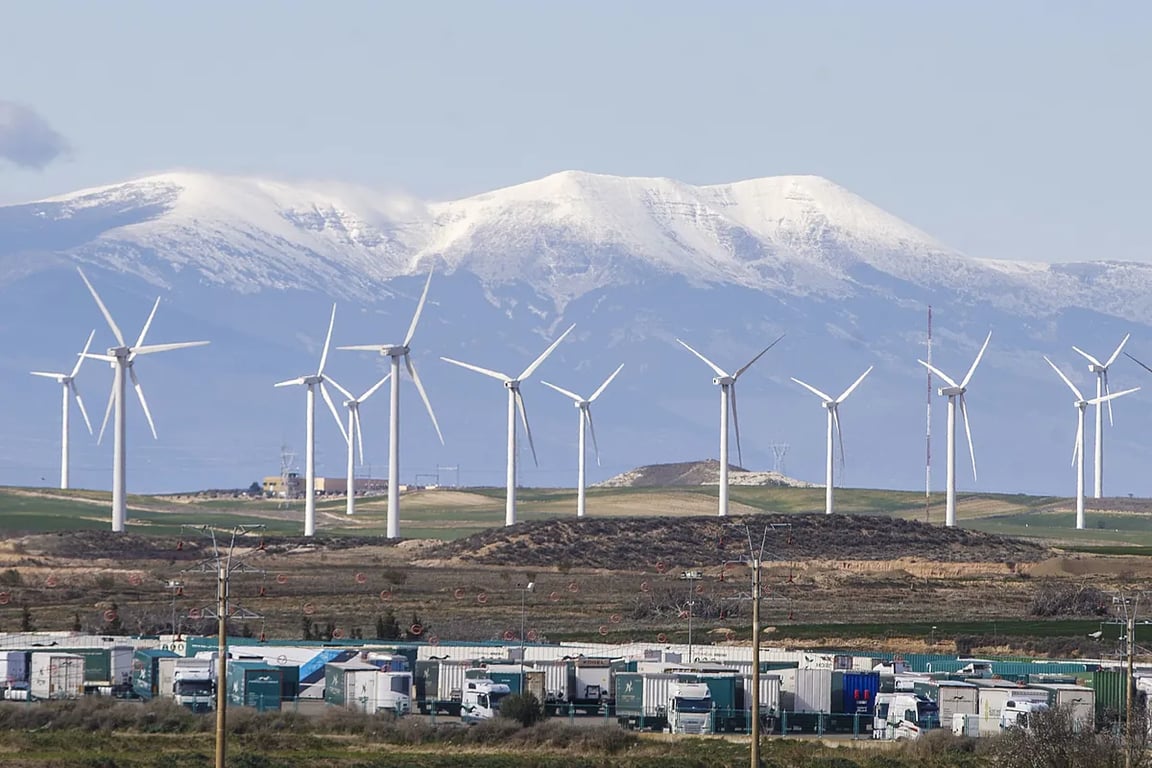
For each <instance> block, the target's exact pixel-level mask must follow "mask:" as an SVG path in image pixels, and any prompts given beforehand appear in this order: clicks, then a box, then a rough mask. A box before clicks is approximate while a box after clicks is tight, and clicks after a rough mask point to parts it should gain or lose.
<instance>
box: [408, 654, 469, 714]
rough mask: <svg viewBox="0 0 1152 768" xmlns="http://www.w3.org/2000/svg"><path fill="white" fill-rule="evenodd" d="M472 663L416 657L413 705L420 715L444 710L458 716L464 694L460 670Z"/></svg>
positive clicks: (463, 671) (462, 675) (413, 679)
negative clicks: (418, 658)
mask: <svg viewBox="0 0 1152 768" xmlns="http://www.w3.org/2000/svg"><path fill="white" fill-rule="evenodd" d="M471 668H472V662H471V661H467V660H463V659H420V660H417V662H416V672H415V674H414V675H413V676H412V687H413V691H414V693H415V698H416V706H417V707H418V708H419V709H420V713H421V714H425V715H427V714H430V713H432V712H433V711H435V712H444V713H447V714H448V715H451V716H453V717H457V716H459V715H460V707H461V704H462V701H463V696H464V673H465V671H466V670H468V669H471Z"/></svg>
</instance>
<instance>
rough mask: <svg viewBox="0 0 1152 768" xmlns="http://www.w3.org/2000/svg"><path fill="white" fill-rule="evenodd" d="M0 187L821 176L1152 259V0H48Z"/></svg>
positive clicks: (976, 229)
mask: <svg viewBox="0 0 1152 768" xmlns="http://www.w3.org/2000/svg"><path fill="white" fill-rule="evenodd" d="M3 27H4V33H3V44H2V45H0V205H2V204H10V203H16V202H22V201H27V200H34V199H38V198H41V197H45V196H48V195H52V194H61V193H65V192H69V191H73V190H76V189H80V188H83V187H88V186H96V185H100V184H106V183H112V182H116V181H121V180H124V179H128V178H132V177H137V176H141V175H146V174H149V173H155V172H162V171H168V170H174V169H198V170H207V171H213V172H221V173H231V174H248V175H257V176H266V177H272V178H279V179H285V180H292V181H308V180H336V181H346V182H353V183H358V184H363V185H366V186H370V187H373V188H376V189H380V190H390V191H404V192H408V193H411V194H414V195H418V196H420V197H424V198H428V199H438V200H443V199H452V198H458V197H463V196H467V195H471V194H476V193H479V192H483V191H487V190H490V189H494V188H498V187H502V186H507V185H510V184H516V183H519V182H523V181H528V180H531V179H534V178H539V177H541V176H545V175H547V174H549V173H553V172H556V171H560V170H567V169H580V170H587V171H594V172H600V173H610V174H618V175H642V176H666V177H672V178H676V179H680V180H682V181H686V182H689V183H693V184H708V183H721V182H729V181H735V180H739V179H744V178H752V177H760V176H772V175H778V174H817V175H821V176H825V177H827V178H830V179H832V180H833V181H835V182H837V183H839V184H841V185H843V186H845V187H847V188H848V189H850V190H851V191H853V192H855V193H857V194H859V195H861V196H863V197H864V198H866V199H868V200H870V201H871V202H873V203H875V204H877V205H880V206H881V207H883V208H885V209H887V210H889V211H891V212H892V213H894V214H896V215H898V216H900V217H902V218H904V219H905V220H907V221H909V222H911V223H912V224H914V225H916V226H918V227H920V228H921V229H923V230H925V231H926V232H928V233H929V234H931V235H933V236H934V237H936V238H937V239H938V240H940V241H942V242H944V243H946V244H948V245H950V246H952V247H954V248H957V249H959V250H961V251H963V252H965V253H967V254H969V255H971V256H976V257H985V258H1000V259H1024V260H1032V261H1083V260H1101V259H1106V260H1132V261H1152V251H1150V250H1149V249H1148V248H1147V246H1146V244H1145V242H1144V239H1143V237H1142V235H1143V233H1144V225H1143V224H1142V222H1143V221H1144V220H1145V219H1146V218H1147V215H1148V214H1147V211H1148V209H1149V208H1150V207H1152V184H1150V183H1149V179H1152V152H1150V150H1149V147H1148V138H1149V137H1150V136H1152V99H1149V98H1148V89H1149V81H1150V80H1152V46H1149V45H1148V44H1147V42H1148V40H1149V39H1152V5H1150V4H1146V3H1137V2H1117V3H1109V4H1090V3H1082V2H1057V1H1050V2H1033V1H1031V0H1016V1H1015V2H1011V3H1003V2H987V1H985V0H972V1H971V2H965V3H925V2H922V1H920V0H906V1H905V2H896V1H893V0H887V1H886V0H874V1H873V2H868V3H860V2H851V1H848V0H845V1H844V2H830V1H827V0H811V1H806V2H803V3H783V2H753V1H752V0H748V1H747V2H732V1H727V2H726V1H724V0H717V2H710V3H707V4H704V3H700V2H681V1H679V0H663V1H661V2H656V1H654V0H653V1H642V0H636V1H634V2H627V3H622V2H619V1H618V0H582V2H579V3H558V2H541V1H536V2H527V1H524V2H512V1H511V0H491V1H489V2H484V3H475V2H467V1H466V0H460V1H459V2H436V1H435V0H429V1H427V2H418V3H416V2H406V3H400V2H371V1H364V2H353V1H352V0H346V1H345V2H330V3H308V2H259V1H256V0H252V1H250V2H244V3H235V2H221V1H218V0H202V1H201V2H196V3H156V2H152V1H151V0H148V1H147V2H143V1H142V2H129V1H128V0H109V2H105V3H73V2H64V1H63V0H38V2H35V3H22V4H15V3H12V4H8V5H6V6H5V10H4V18H3Z"/></svg>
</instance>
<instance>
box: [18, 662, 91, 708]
mask: <svg viewBox="0 0 1152 768" xmlns="http://www.w3.org/2000/svg"><path fill="white" fill-rule="evenodd" d="M28 683H29V692H30V694H31V696H32V698H35V699H72V698H76V697H78V696H81V695H83V693H84V657H83V656H77V655H76V654H74V653H52V652H48V651H37V652H36V653H33V654H32V662H31V664H29V678H28Z"/></svg>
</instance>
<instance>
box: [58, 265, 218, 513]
mask: <svg viewBox="0 0 1152 768" xmlns="http://www.w3.org/2000/svg"><path fill="white" fill-rule="evenodd" d="M76 271H77V272H79V273H80V279H81V280H83V281H84V285H86V286H88V292H89V293H91V294H92V298H93V299H95V300H96V306H98V307H99V308H100V313H101V314H102V315H104V319H105V320H106V321H107V323H108V327H109V328H111V329H112V335H113V336H115V337H116V343H117V345H118V346H115V347H110V348H109V349H108V353H107V354H105V355H100V354H95V353H92V352H85V353H84V357H88V358H92V359H93V360H103V361H104V362H106V363H108V364H109V365H111V366H112V370H113V371H114V374H113V377H112V392H111V394H110V395H109V397H108V407H107V408H106V409H105V411H104V422H103V423H102V424H101V425H100V436H99V437H98V438H97V441H96V442H97V443H100V442H101V441H103V439H104V429H105V428H106V427H107V426H108V417H109V415H111V413H112V411H113V408H115V411H116V419H115V423H114V426H113V428H112V436H113V437H112V440H113V448H112V530H113V531H115V532H117V533H122V532H123V531H124V523H125V520H126V518H127V509H128V508H127V504H126V500H125V496H124V493H125V492H124V488H125V484H126V476H127V465H126V461H125V453H126V445H125V440H126V437H127V436H126V434H125V429H124V425H125V419H124V410H125V409H124V394H125V393H124V390H125V388H126V383H125V372H127V375H128V377H129V378H131V379H132V388H133V389H135V390H136V398H137V399H138V400H139V401H140V407H141V408H143V409H144V416H145V418H147V419H148V428H149V429H151V430H152V439H153V440H155V439H157V438H156V424H155V423H153V421H152V414H151V413H150V412H149V410H148V401H147V400H145V399H144V390H143V388H141V386H140V379H139V378H138V377H137V376H136V369H135V368H134V367H133V365H134V363H135V362H136V358H137V357H138V356H139V355H151V354H153V353H156V352H170V351H172V350H174V349H186V348H188V347H202V346H204V345H206V344H207V343H208V342H206V341H184V342H177V343H175V344H148V345H145V344H144V337H145V336H147V335H148V328H149V327H151V325H152V319H153V318H155V317H156V309H157V308H158V307H159V306H160V298H159V297H157V298H156V303H155V304H153V305H152V312H151V313H149V315H148V319H147V320H146V321H145V322H144V327H143V328H141V329H140V336H139V337H138V338H137V339H136V343H135V344H133V345H132V346H128V342H126V341H125V340H124V334H122V333H121V332H120V326H118V325H116V321H115V320H113V319H112V313H111V312H109V311H108V307H106V306H104V302H103V301H102V300H101V299H100V294H98V293H96V289H95V288H93V287H92V283H90V282H88V278H87V276H86V275H85V274H84V272H83V270H81V269H80V268H79V267H77V268H76Z"/></svg>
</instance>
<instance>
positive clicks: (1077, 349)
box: [1072, 345, 1104, 368]
mask: <svg viewBox="0 0 1152 768" xmlns="http://www.w3.org/2000/svg"><path fill="white" fill-rule="evenodd" d="M1072 351H1073V352H1075V353H1077V354H1078V355H1080V356H1081V357H1083V358H1084V359H1085V360H1087V361H1088V362H1090V363H1092V364H1093V365H1096V366H1099V367H1101V368H1103V367H1104V363H1102V362H1100V361H1099V360H1097V359H1096V358H1094V357H1092V355H1090V354H1088V353H1087V352H1085V351H1084V350H1082V349H1080V347H1077V346H1076V345H1073V346H1072Z"/></svg>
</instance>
